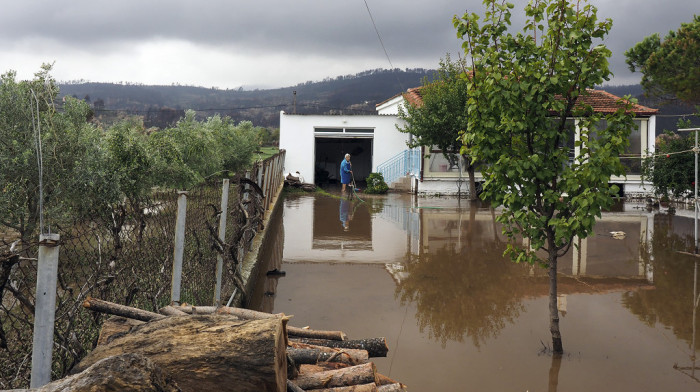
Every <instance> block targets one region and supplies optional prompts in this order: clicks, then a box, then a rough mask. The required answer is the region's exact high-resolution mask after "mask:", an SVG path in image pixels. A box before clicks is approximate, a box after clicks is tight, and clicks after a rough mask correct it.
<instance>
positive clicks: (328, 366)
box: [297, 362, 352, 376]
mask: <svg viewBox="0 0 700 392" xmlns="http://www.w3.org/2000/svg"><path fill="white" fill-rule="evenodd" d="M350 366H352V365H348V364H345V363H339V362H319V363H317V364H315V365H301V366H300V368H299V373H298V374H297V376H299V375H302V374H309V373H318V372H325V371H327V370H338V369H343V368H346V367H350Z"/></svg>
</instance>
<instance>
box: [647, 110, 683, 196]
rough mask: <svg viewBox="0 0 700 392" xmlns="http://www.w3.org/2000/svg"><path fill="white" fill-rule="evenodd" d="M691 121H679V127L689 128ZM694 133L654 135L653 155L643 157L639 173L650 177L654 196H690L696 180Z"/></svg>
mask: <svg viewBox="0 0 700 392" xmlns="http://www.w3.org/2000/svg"><path fill="white" fill-rule="evenodd" d="M689 126H690V121H687V120H686V121H683V120H681V121H679V122H678V127H679V128H688V127H689ZM694 145H695V135H692V134H691V135H685V136H681V135H679V134H675V133H673V132H670V131H666V132H664V134H662V135H659V136H658V137H657V138H656V148H655V154H653V155H651V156H648V157H646V158H644V159H643V160H642V175H643V176H644V178H645V179H649V180H651V184H652V186H653V188H654V193H655V194H656V195H657V196H661V197H664V196H666V197H669V196H672V197H674V198H679V197H683V196H687V195H689V194H690V193H691V192H692V191H693V189H694V185H693V182H694V181H695V166H694V165H695V161H694V158H693V153H692V149H693V146H694Z"/></svg>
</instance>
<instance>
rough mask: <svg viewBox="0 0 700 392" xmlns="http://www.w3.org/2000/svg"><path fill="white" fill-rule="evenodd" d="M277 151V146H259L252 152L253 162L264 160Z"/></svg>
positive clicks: (278, 150)
mask: <svg viewBox="0 0 700 392" xmlns="http://www.w3.org/2000/svg"><path fill="white" fill-rule="evenodd" d="M278 152H280V149H279V148H277V147H260V149H259V150H258V151H256V152H254V153H253V162H257V161H262V160H265V159H267V158H269V157H271V156H274V155H275V154H277V153H278Z"/></svg>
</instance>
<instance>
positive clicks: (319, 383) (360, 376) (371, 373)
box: [294, 362, 378, 390]
mask: <svg viewBox="0 0 700 392" xmlns="http://www.w3.org/2000/svg"><path fill="white" fill-rule="evenodd" d="M377 381H378V380H377V369H376V367H375V366H374V363H372V362H368V363H365V364H362V365H357V366H350V367H346V368H343V369H338V370H328V371H325V372H318V373H310V374H301V375H299V377H297V378H296V379H295V380H294V383H295V384H296V385H298V386H299V388H301V389H305V390H307V389H322V388H333V387H346V386H351V385H361V384H372V383H374V384H375V385H376V383H377Z"/></svg>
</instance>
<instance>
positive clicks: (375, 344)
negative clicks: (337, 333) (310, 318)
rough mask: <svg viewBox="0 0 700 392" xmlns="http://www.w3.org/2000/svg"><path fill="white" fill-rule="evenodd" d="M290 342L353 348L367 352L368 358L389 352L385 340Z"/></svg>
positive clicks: (295, 339) (305, 340)
mask: <svg viewBox="0 0 700 392" xmlns="http://www.w3.org/2000/svg"><path fill="white" fill-rule="evenodd" d="M292 341H294V342H299V343H305V344H314V345H317V346H326V347H333V348H353V349H359V350H367V352H368V353H369V356H370V358H374V357H386V354H387V353H388V352H389V347H388V346H387V345H386V338H370V339H359V340H343V341H339V340H327V339H309V338H293V339H292Z"/></svg>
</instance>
